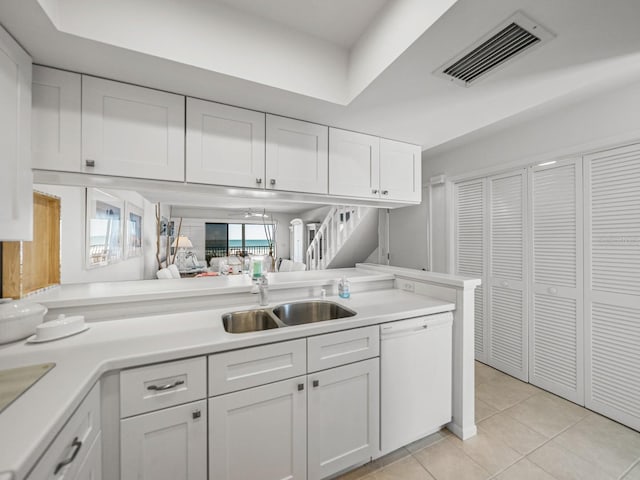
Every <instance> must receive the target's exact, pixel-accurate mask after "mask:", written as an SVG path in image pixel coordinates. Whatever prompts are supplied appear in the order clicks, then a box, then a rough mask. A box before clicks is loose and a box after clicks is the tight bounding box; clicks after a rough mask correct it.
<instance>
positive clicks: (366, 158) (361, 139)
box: [329, 128, 380, 198]
mask: <svg viewBox="0 0 640 480" xmlns="http://www.w3.org/2000/svg"><path fill="white" fill-rule="evenodd" d="M329 194H331V195H344V196H349V197H364V198H378V197H379V196H380V138H378V137H374V136H372V135H364V134H362V133H356V132H349V131H347V130H338V129H337V128H330V129H329Z"/></svg>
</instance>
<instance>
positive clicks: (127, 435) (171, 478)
mask: <svg viewBox="0 0 640 480" xmlns="http://www.w3.org/2000/svg"><path fill="white" fill-rule="evenodd" d="M120 435H121V442H120V465H121V473H122V475H121V480H205V479H206V478H207V402H206V400H200V401H198V402H191V403H187V404H184V405H179V406H177V407H171V408H166V409H164V410H158V411H155V412H151V413H146V414H143V415H137V416H135V417H130V418H125V419H124V420H121V422H120ZM247 478H249V477H247Z"/></svg>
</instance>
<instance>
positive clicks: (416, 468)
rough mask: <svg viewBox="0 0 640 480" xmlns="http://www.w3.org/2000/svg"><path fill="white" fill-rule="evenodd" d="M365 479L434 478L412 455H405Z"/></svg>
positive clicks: (421, 479) (405, 479)
mask: <svg viewBox="0 0 640 480" xmlns="http://www.w3.org/2000/svg"><path fill="white" fill-rule="evenodd" d="M366 479H367V480H434V478H433V476H432V475H431V474H430V473H429V472H427V471H426V470H425V469H424V467H423V466H422V465H420V463H419V462H418V461H417V460H416V459H415V458H413V457H407V458H405V459H403V460H400V461H398V462H395V463H392V464H391V465H389V466H387V467H385V468H383V469H382V470H378V471H376V472H374V473H372V474H371V475H369V476H368V477H366Z"/></svg>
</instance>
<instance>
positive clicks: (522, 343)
mask: <svg viewBox="0 0 640 480" xmlns="http://www.w3.org/2000/svg"><path fill="white" fill-rule="evenodd" d="M525 178H526V171H525V170H522V171H518V172H514V173H508V174H503V175H497V176H494V177H489V183H488V189H489V242H490V244H489V271H488V274H489V281H488V284H489V295H488V298H489V302H488V307H489V308H488V311H487V313H488V315H487V318H488V319H489V330H488V338H489V342H488V363H489V365H492V366H494V367H496V368H498V369H500V370H502V371H504V372H506V373H508V374H510V375H513V376H514V377H517V378H519V379H521V380H523V381H525V382H526V381H528V370H527V363H528V358H527V349H528V348H527V347H528V345H527V308H526V304H527V301H526V289H525V287H526V273H525V252H526V231H525V228H526V195H525V193H526V192H525V190H526V182H525Z"/></svg>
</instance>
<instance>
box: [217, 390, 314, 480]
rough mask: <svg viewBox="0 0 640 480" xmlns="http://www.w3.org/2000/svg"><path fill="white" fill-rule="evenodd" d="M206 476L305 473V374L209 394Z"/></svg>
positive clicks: (273, 479) (295, 479)
mask: <svg viewBox="0 0 640 480" xmlns="http://www.w3.org/2000/svg"><path fill="white" fill-rule="evenodd" d="M209 411H210V412H211V415H210V419H209V432H210V438H209V477H210V478H211V479H215V480H247V479H253V478H255V479H258V478H259V479H260V480H284V479H290V480H300V479H304V478H306V465H307V416H306V412H307V392H306V378H305V377H298V378H293V379H289V380H283V381H281V382H277V383H271V384H269V385H263V386H260V387H254V388H250V389H248V390H242V391H240V392H235V393H228V394H226V395H221V396H219V397H214V398H211V399H209Z"/></svg>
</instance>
